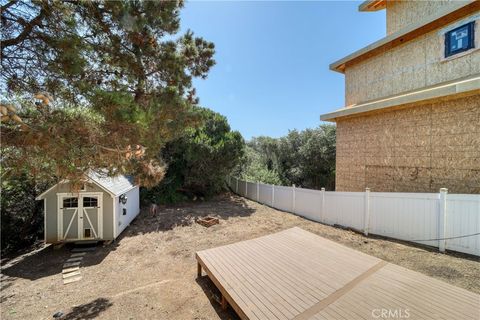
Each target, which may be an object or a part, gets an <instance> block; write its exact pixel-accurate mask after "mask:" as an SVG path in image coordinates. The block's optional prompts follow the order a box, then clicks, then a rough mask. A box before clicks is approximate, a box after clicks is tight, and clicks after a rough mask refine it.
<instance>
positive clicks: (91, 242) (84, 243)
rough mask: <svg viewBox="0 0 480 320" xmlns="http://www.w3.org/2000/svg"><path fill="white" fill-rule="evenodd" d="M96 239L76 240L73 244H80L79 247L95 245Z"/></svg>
mask: <svg viewBox="0 0 480 320" xmlns="http://www.w3.org/2000/svg"><path fill="white" fill-rule="evenodd" d="M98 242H99V241H98V240H82V241H76V242H74V243H73V244H74V245H75V246H80V247H89V246H96V245H97V244H98Z"/></svg>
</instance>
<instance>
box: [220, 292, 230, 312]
mask: <svg viewBox="0 0 480 320" xmlns="http://www.w3.org/2000/svg"><path fill="white" fill-rule="evenodd" d="M220 305H221V307H222V310H224V311H225V310H227V307H228V302H227V299H225V296H224V295H223V294H222V301H221V303H220Z"/></svg>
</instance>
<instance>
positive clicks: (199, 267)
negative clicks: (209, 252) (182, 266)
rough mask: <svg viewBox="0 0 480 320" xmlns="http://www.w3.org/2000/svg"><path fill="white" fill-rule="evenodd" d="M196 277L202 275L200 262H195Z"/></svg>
mask: <svg viewBox="0 0 480 320" xmlns="http://www.w3.org/2000/svg"><path fill="white" fill-rule="evenodd" d="M197 277H199V278H200V277H202V265H201V264H200V262H197Z"/></svg>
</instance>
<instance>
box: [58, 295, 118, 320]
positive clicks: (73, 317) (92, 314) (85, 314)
mask: <svg viewBox="0 0 480 320" xmlns="http://www.w3.org/2000/svg"><path fill="white" fill-rule="evenodd" d="M112 305H113V303H111V302H110V300H108V299H105V298H97V299H95V300H93V301H91V302H89V303H85V304H82V305H79V306H76V307H73V308H72V311H71V312H69V313H67V314H65V315H63V316H62V317H61V318H60V319H68V320H80V319H96V318H98V317H99V316H100V314H101V313H102V312H104V311H105V310H107V309H108V308H110V307H111V306H112Z"/></svg>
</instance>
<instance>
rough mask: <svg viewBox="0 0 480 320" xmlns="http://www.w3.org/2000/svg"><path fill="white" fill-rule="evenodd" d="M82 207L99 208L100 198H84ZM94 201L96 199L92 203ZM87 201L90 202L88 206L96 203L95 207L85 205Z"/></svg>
mask: <svg viewBox="0 0 480 320" xmlns="http://www.w3.org/2000/svg"><path fill="white" fill-rule="evenodd" d="M82 199H83V200H82V206H83V207H84V208H98V197H93V196H92V197H86V196H84V197H82ZM92 199H95V201H92ZM85 200H88V202H89V203H88V204H91V203H92V202H93V203H95V205H85Z"/></svg>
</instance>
